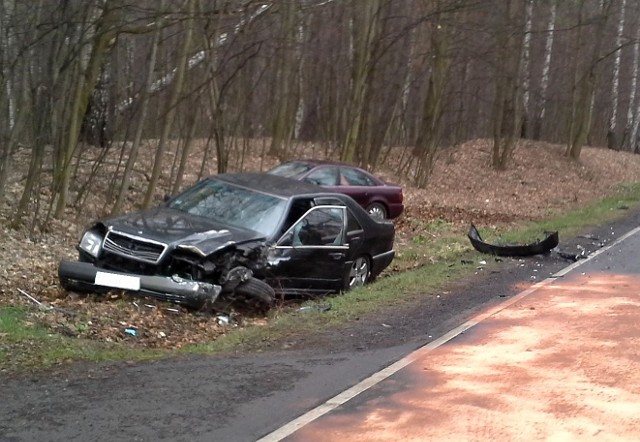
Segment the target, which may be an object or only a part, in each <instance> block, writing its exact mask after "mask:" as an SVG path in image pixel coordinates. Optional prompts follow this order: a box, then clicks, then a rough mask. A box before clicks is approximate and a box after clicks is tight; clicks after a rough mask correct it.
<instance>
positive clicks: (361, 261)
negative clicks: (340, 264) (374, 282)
mask: <svg viewBox="0 0 640 442" xmlns="http://www.w3.org/2000/svg"><path fill="white" fill-rule="evenodd" d="M370 279H371V266H370V264H369V258H368V257H367V256H364V255H362V256H359V257H358V258H356V259H355V260H354V261H353V263H351V266H350V267H349V270H347V272H346V274H345V275H344V283H343V290H344V291H345V292H346V291H349V290H351V289H354V288H356V287H362V286H363V285H365V284H366V283H368V282H369V281H370Z"/></svg>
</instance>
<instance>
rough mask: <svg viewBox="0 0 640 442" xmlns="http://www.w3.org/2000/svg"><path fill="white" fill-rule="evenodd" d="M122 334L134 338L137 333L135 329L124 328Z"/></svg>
mask: <svg viewBox="0 0 640 442" xmlns="http://www.w3.org/2000/svg"><path fill="white" fill-rule="evenodd" d="M124 332H125V333H126V334H128V335H131V336H135V335H136V333H137V331H136V329H135V328H125V329H124Z"/></svg>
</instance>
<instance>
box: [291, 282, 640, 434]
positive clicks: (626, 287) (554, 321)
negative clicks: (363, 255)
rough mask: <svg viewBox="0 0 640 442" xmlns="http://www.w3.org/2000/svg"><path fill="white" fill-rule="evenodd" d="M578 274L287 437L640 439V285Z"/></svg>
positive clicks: (503, 312)
mask: <svg viewBox="0 0 640 442" xmlns="http://www.w3.org/2000/svg"><path fill="white" fill-rule="evenodd" d="M573 273H577V272H572V273H571V274H570V276H569V275H567V276H566V277H564V278H559V279H557V280H556V281H552V282H550V283H549V284H546V285H543V286H542V287H540V288H538V289H537V291H536V292H535V296H527V297H523V298H521V299H520V300H518V301H517V302H516V303H514V304H512V305H511V306H509V307H508V308H506V309H504V310H501V311H499V312H497V313H496V314H494V315H492V316H490V317H489V318H486V319H484V320H483V321H482V322H481V323H479V324H478V325H476V326H475V327H473V328H471V329H469V330H467V331H465V332H464V334H462V335H459V336H458V337H456V338H455V339H453V340H451V341H449V342H448V343H446V344H444V345H442V346H440V347H438V348H435V349H433V350H431V351H430V352H428V353H424V354H422V355H421V356H420V357H419V358H418V359H417V360H415V361H414V362H413V363H411V364H409V365H407V366H406V367H404V368H403V369H401V370H400V371H398V372H397V373H395V374H393V375H392V376H390V377H389V378H387V379H386V380H384V381H383V382H381V383H379V384H377V385H375V386H373V387H371V388H370V389H368V390H366V391H364V392H363V393H361V394H359V395H358V396H356V397H355V398H353V399H352V400H350V401H349V402H347V403H345V404H343V405H341V406H339V407H337V408H336V409H335V410H333V411H332V412H330V413H328V414H326V415H324V416H322V417H320V418H318V419H316V420H315V421H313V422H311V423H310V424H308V425H306V426H304V427H302V428H300V429H299V430H298V431H296V432H295V433H293V434H292V435H291V436H289V437H288V438H286V440H288V441H289V440H291V441H391V440H393V441H397V440H408V441H424V440H438V441H440V440H456V441H460V440H522V441H530V440H552V441H555V440H561V441H565V440H566V441H573V440H581V441H582V440H598V441H600V440H640V370H639V369H638V367H639V366H640V365H639V364H640V321H639V320H638V319H639V318H640V277H638V276H633V275H622V274H612V273H605V272H600V273H589V274H587V275H580V274H575V275H574V274H573Z"/></svg>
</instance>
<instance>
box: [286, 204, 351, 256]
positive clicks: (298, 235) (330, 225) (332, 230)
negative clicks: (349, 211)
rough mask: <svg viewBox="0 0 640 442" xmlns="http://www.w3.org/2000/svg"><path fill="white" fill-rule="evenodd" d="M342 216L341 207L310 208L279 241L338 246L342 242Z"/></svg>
mask: <svg viewBox="0 0 640 442" xmlns="http://www.w3.org/2000/svg"><path fill="white" fill-rule="evenodd" d="M344 216H345V209H344V208H342V207H318V208H315V209H312V210H311V211H310V212H309V213H307V214H306V215H305V216H304V217H303V218H302V219H300V220H299V221H298V222H297V223H295V224H294V225H293V227H292V228H291V229H290V230H288V231H287V233H286V234H285V235H284V236H283V237H282V239H281V240H280V242H279V245H281V246H289V247H291V246H293V247H299V246H339V245H342V244H343V242H344V239H343V236H344V232H343V231H344V228H343V227H344Z"/></svg>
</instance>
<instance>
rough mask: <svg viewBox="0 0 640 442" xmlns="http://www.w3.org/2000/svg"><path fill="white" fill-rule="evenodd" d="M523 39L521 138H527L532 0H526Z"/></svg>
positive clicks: (528, 130)
mask: <svg viewBox="0 0 640 442" xmlns="http://www.w3.org/2000/svg"><path fill="white" fill-rule="evenodd" d="M524 23H525V24H524V37H523V42H522V61H521V63H522V72H521V74H520V75H521V76H522V131H521V132H522V136H524V137H525V138H529V136H530V133H529V132H530V129H529V125H530V118H529V101H530V99H529V97H530V95H531V93H530V91H529V88H530V83H531V82H530V81H529V79H530V75H531V74H530V72H529V65H530V58H531V27H532V23H533V0H527V4H526V8H525V16H524Z"/></svg>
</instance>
